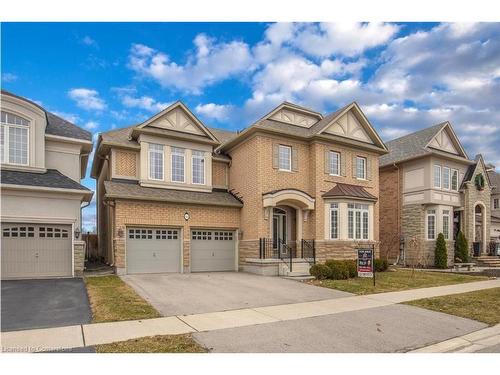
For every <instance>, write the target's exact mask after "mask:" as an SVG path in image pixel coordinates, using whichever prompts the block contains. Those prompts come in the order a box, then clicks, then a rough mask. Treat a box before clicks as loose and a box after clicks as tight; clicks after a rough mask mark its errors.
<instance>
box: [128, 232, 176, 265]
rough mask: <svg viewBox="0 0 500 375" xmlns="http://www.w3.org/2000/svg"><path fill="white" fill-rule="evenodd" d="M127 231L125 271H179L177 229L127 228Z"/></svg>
mask: <svg viewBox="0 0 500 375" xmlns="http://www.w3.org/2000/svg"><path fill="white" fill-rule="evenodd" d="M127 232H128V233H127V249H126V251H127V273H163V272H180V270H181V255H180V254H181V236H180V230H179V229H165V228H128V229H127Z"/></svg>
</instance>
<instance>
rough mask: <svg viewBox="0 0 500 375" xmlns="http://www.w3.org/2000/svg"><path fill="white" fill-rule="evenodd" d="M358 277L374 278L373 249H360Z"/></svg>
mask: <svg viewBox="0 0 500 375" xmlns="http://www.w3.org/2000/svg"><path fill="white" fill-rule="evenodd" d="M358 277H373V249H358Z"/></svg>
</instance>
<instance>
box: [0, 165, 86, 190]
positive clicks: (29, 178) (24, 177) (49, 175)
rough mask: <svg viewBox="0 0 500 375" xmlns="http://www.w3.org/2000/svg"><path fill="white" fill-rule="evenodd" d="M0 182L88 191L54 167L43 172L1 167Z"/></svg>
mask: <svg viewBox="0 0 500 375" xmlns="http://www.w3.org/2000/svg"><path fill="white" fill-rule="evenodd" d="M1 175H2V181H1V182H2V184H10V185H24V186H41V187H48V188H56V189H73V190H82V191H89V192H90V189H88V188H87V187H85V186H83V185H81V184H79V183H78V182H76V181H74V180H72V179H71V178H69V177H68V176H65V175H63V174H62V173H61V172H59V171H58V170H56V169H47V172H45V173H35V172H21V171H11V170H8V169H2V174H1Z"/></svg>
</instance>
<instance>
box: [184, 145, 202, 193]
mask: <svg viewBox="0 0 500 375" xmlns="http://www.w3.org/2000/svg"><path fill="white" fill-rule="evenodd" d="M193 151H197V150H192V151H191V183H192V184H193V185H205V180H206V177H205V176H206V174H207V170H206V164H207V163H206V161H205V152H204V151H199V152H203V156H196V155H195V154H194V152H193ZM195 159H198V160H202V165H203V181H202V182H194V160H195ZM184 174H185V173H184Z"/></svg>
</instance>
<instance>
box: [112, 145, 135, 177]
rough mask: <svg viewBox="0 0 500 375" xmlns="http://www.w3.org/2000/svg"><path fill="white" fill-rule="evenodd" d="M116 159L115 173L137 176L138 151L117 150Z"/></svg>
mask: <svg viewBox="0 0 500 375" xmlns="http://www.w3.org/2000/svg"><path fill="white" fill-rule="evenodd" d="M114 155H115V159H114V166H115V170H114V174H115V175H117V176H124V177H136V176H137V175H138V173H137V172H138V167H137V160H138V157H137V152H133V151H123V150H117V151H116V152H115V153H114Z"/></svg>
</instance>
